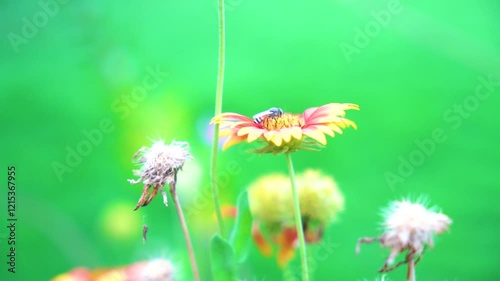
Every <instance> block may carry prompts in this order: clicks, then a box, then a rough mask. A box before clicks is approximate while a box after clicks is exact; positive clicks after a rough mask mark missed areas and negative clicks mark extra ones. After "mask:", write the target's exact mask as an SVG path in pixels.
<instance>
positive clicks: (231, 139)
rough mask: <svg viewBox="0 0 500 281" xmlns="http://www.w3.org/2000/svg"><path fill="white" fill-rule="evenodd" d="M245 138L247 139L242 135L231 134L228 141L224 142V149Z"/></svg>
mask: <svg viewBox="0 0 500 281" xmlns="http://www.w3.org/2000/svg"><path fill="white" fill-rule="evenodd" d="M245 139H246V138H245V137H240V136H237V135H231V136H230V137H229V138H228V139H227V140H226V142H225V143H224V145H223V146H222V150H223V151H224V150H226V149H228V148H230V147H231V146H233V145H235V144H238V143H240V142H242V141H244V140H245Z"/></svg>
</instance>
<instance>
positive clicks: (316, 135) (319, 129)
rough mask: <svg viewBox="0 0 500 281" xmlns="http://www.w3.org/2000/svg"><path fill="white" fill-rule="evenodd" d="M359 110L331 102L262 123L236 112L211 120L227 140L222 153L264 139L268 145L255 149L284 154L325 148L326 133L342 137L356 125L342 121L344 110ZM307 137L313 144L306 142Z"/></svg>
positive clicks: (268, 118)
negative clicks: (238, 145)
mask: <svg viewBox="0 0 500 281" xmlns="http://www.w3.org/2000/svg"><path fill="white" fill-rule="evenodd" d="M351 109H353V110H359V106H358V105H356V104H351V103H330V104H326V105H323V106H320V107H314V108H309V109H307V110H306V111H304V113H302V114H292V113H284V114H279V115H268V116H264V117H263V118H262V121H261V122H255V121H254V120H253V119H251V118H249V117H247V116H243V115H240V114H237V113H222V114H219V115H217V116H215V117H214V118H213V119H212V121H211V122H212V123H218V124H220V126H221V128H220V136H221V137H228V139H227V140H226V142H225V143H224V145H223V148H222V149H223V150H226V149H227V148H229V147H231V146H233V145H236V144H238V143H241V142H243V141H247V142H249V143H250V142H254V141H256V140H263V141H265V142H267V146H265V147H263V148H260V149H257V150H256V151H255V152H260V153H269V152H272V153H284V152H293V151H296V150H298V149H311V148H312V147H311V146H314V145H317V144H320V145H326V137H325V134H327V135H330V136H332V137H333V136H334V135H335V133H338V134H342V129H345V128H347V127H354V128H355V129H356V124H355V123H354V122H353V121H351V120H349V119H346V118H344V116H345V111H346V110H351ZM307 138H311V139H313V140H314V141H315V142H310V141H307Z"/></svg>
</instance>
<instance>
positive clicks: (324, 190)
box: [249, 170, 344, 266]
mask: <svg viewBox="0 0 500 281" xmlns="http://www.w3.org/2000/svg"><path fill="white" fill-rule="evenodd" d="M296 183H297V189H298V193H299V202H300V207H301V208H300V211H301V216H302V224H303V225H302V227H303V229H304V233H305V240H306V242H307V243H315V242H318V241H320V240H321V239H322V235H323V230H324V228H325V227H326V225H327V224H328V223H329V222H332V221H334V220H335V218H336V217H337V214H338V213H339V212H340V211H342V210H343V209H344V197H343V195H342V193H341V192H340V190H339V189H338V187H337V184H336V183H335V181H334V180H333V178H332V177H329V176H326V175H323V174H322V173H320V172H318V171H314V170H307V171H305V172H304V173H301V174H298V175H297V179H296ZM290 185H291V184H290V179H289V178H288V177H287V176H285V175H282V174H270V175H267V176H263V177H261V178H259V179H257V180H256V181H255V182H254V183H253V184H252V185H251V186H250V187H249V201H250V210H251V212H252V214H253V217H254V225H253V228H252V237H253V239H254V242H255V244H256V245H257V247H258V249H259V250H260V251H261V253H262V254H263V255H264V256H269V255H271V253H272V250H271V247H270V245H268V244H267V240H266V237H265V235H264V234H263V233H262V231H264V232H266V233H269V234H270V236H271V239H272V240H273V243H274V244H275V245H276V246H277V247H278V264H279V265H280V266H285V265H286V264H287V263H288V262H289V261H290V260H291V259H292V258H293V256H294V255H295V248H296V246H297V242H298V240H297V239H298V236H297V230H296V228H295V224H294V212H293V197H292V191H291V187H290Z"/></svg>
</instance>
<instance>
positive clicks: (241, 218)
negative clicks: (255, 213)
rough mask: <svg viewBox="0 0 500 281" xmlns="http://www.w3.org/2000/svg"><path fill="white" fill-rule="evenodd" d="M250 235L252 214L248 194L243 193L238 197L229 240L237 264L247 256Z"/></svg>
mask: <svg viewBox="0 0 500 281" xmlns="http://www.w3.org/2000/svg"><path fill="white" fill-rule="evenodd" d="M251 235H252V213H251V212H250V203H249V202H248V192H246V191H245V192H243V193H241V194H240V196H238V215H237V216H236V221H235V223H234V227H233V230H232V231H231V236H230V238H229V241H230V242H231V245H232V246H233V249H234V252H235V255H236V260H237V261H238V262H243V261H244V260H245V259H246V257H247V255H248V251H249V249H250V237H251Z"/></svg>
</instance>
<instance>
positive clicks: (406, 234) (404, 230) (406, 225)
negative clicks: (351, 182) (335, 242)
mask: <svg viewBox="0 0 500 281" xmlns="http://www.w3.org/2000/svg"><path fill="white" fill-rule="evenodd" d="M435 210H436V208H426V207H425V206H424V205H423V204H422V203H418V202H417V203H413V202H411V201H409V200H402V201H395V202H392V203H391V204H390V205H389V208H387V209H386V210H385V211H384V222H383V230H384V232H383V234H382V236H380V237H378V238H362V239H360V240H359V242H358V246H357V249H356V251H357V252H359V250H360V245H361V243H371V242H374V241H379V242H380V244H381V245H382V246H383V247H387V248H390V249H391V252H390V254H389V257H388V258H387V259H386V263H385V265H384V267H382V269H380V272H388V271H391V270H393V269H395V268H397V267H398V266H400V265H402V264H404V263H408V265H410V264H411V265H412V266H414V265H415V264H416V263H417V262H418V261H419V260H420V258H421V256H422V255H423V253H424V250H425V248H426V247H427V246H428V247H430V248H431V249H432V248H433V247H434V242H433V236H434V235H436V234H441V233H443V232H444V231H447V230H448V229H449V224H451V219H450V218H449V217H448V216H446V215H445V214H443V213H441V212H436V211H435ZM404 251H408V252H407V254H406V258H405V260H404V261H403V262H400V263H398V264H396V266H394V267H392V268H389V266H390V265H392V264H393V263H394V260H395V258H396V256H397V255H398V254H399V253H402V252H404ZM415 259H416V260H415ZM409 273H410V272H409Z"/></svg>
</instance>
